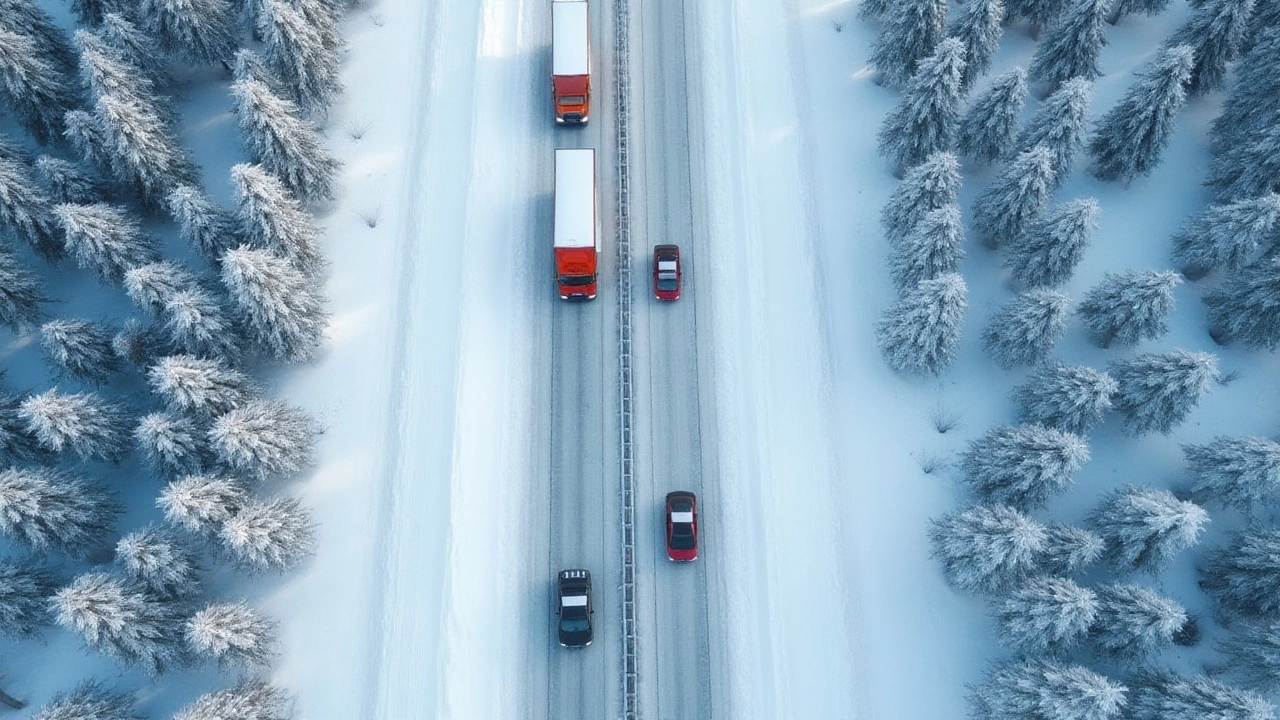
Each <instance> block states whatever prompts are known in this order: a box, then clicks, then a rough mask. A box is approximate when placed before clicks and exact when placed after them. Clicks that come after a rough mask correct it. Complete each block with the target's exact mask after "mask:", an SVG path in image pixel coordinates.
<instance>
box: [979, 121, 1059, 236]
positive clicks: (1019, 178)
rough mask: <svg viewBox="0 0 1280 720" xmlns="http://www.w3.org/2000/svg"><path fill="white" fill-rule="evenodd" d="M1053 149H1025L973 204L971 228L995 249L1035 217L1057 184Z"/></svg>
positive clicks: (1041, 147) (1017, 234) (1041, 146)
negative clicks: (972, 226)
mask: <svg viewBox="0 0 1280 720" xmlns="http://www.w3.org/2000/svg"><path fill="white" fill-rule="evenodd" d="M1053 163H1054V156H1053V151H1051V150H1050V149H1049V148H1047V147H1045V146H1043V145H1037V146H1036V147H1034V148H1032V149H1030V150H1025V151H1023V152H1022V153H1020V154H1019V155H1018V157H1016V158H1014V159H1013V161H1012V162H1010V163H1009V164H1008V165H1006V166H1005V168H1004V169H1003V170H1001V171H1000V174H999V175H997V176H996V179H995V180H994V181H993V182H992V183H991V184H990V185H988V186H987V188H986V189H985V190H983V191H982V194H981V195H979V196H978V199H977V200H976V201H975V202H974V204H973V225H974V229H975V230H976V231H977V232H978V234H979V235H980V236H981V237H982V239H983V244H985V245H986V246H987V247H989V248H992V249H995V248H997V247H999V246H1000V245H1001V244H1003V243H1007V242H1012V241H1014V240H1016V239H1017V238H1018V237H1019V236H1020V235H1021V234H1022V233H1023V231H1024V230H1026V228H1027V226H1028V225H1030V223H1031V222H1032V221H1033V220H1035V217H1036V215H1038V214H1039V212H1040V209H1041V208H1042V207H1044V203H1045V200H1046V199H1048V197H1049V192H1050V190H1051V189H1052V188H1053V186H1054V184H1055V183H1056V175H1055V173H1054V165H1053Z"/></svg>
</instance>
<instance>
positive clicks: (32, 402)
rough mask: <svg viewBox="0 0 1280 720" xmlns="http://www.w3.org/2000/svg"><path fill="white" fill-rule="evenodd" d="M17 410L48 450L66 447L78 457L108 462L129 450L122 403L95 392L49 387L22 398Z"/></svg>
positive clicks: (56, 450)
mask: <svg viewBox="0 0 1280 720" xmlns="http://www.w3.org/2000/svg"><path fill="white" fill-rule="evenodd" d="M18 412H19V414H20V415H21V416H22V419H23V420H24V421H25V422H26V423H27V431H28V432H30V433H31V434H32V435H33V436H34V437H35V438H36V440H37V441H39V443H40V445H41V446H42V447H44V448H45V449H47V450H50V451H52V452H56V453H60V452H63V451H64V450H70V451H72V452H74V453H75V454H76V455H78V456H79V457H80V459H82V460H88V459H90V458H102V459H104V460H110V461H112V462H115V461H117V460H119V459H120V458H122V457H124V456H125V455H126V454H127V453H128V452H129V446H128V443H127V442H126V441H125V438H126V437H128V429H127V424H128V420H127V417H126V412H125V410H124V407H123V406H121V405H119V404H117V403H115V402H112V401H109V400H106V399H104V398H103V397H101V396H99V395H97V394H96V393H72V394H70V395H65V394H63V393H60V392H58V389H57V388H51V389H49V390H46V391H45V392H43V393H41V394H39V395H33V396H31V397H28V398H27V399H25V400H23V401H22V405H20V406H19V407H18Z"/></svg>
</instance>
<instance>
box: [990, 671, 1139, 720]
mask: <svg viewBox="0 0 1280 720" xmlns="http://www.w3.org/2000/svg"><path fill="white" fill-rule="evenodd" d="M1127 692H1128V688H1127V687H1125V686H1124V685H1120V684H1118V683H1114V682H1112V681H1110V680H1108V679H1107V678H1106V677H1104V676H1102V675H1099V674H1097V673H1095V672H1093V671H1092V670H1090V669H1088V668H1086V667H1084V666H1082V665H1066V664H1063V663H1060V662H1057V661H1054V660H1048V659H1044V658H1023V659H1016V660H1010V661H1008V662H1005V663H1004V664H1002V665H998V666H996V667H995V668H993V669H992V670H990V671H989V672H988V673H987V675H986V678H985V679H983V681H982V682H981V683H979V684H978V685H976V686H973V687H972V688H971V689H970V694H969V706H970V708H972V711H973V717H974V718H976V719H977V720H1012V719H1013V718H1018V719H1019V720H1117V719H1118V718H1120V717H1121V712H1122V711H1123V710H1124V707H1125V697H1126V693H1127Z"/></svg>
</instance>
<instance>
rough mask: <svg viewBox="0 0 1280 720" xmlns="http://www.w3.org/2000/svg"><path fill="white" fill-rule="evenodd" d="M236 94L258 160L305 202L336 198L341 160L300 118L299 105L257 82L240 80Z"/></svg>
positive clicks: (247, 142)
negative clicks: (334, 184)
mask: <svg viewBox="0 0 1280 720" xmlns="http://www.w3.org/2000/svg"><path fill="white" fill-rule="evenodd" d="M231 95H232V97H234V98H235V100H236V113H237V115H239V118H240V139H241V141H242V142H243V143H244V146H245V148H246V149H247V150H248V151H249V155H250V156H251V157H252V158H253V160H254V162H256V163H259V164H261V166H262V167H263V168H264V169H265V170H266V171H268V172H269V173H271V174H272V175H274V176H275V177H276V178H278V179H279V180H280V182H281V183H282V184H283V185H284V187H285V188H286V189H287V190H288V191H289V192H291V193H293V194H294V195H296V196H297V197H299V198H302V199H303V200H321V199H325V198H332V197H333V183H334V176H335V175H336V174H337V171H338V168H339V164H338V161H337V160H335V159H334V158H333V155H331V154H330V153H329V151H328V149H326V148H325V146H324V143H323V142H322V141H321V138H320V133H319V132H317V131H316V129H315V128H314V127H313V126H312V125H311V124H310V123H308V122H306V121H305V120H303V119H302V118H301V117H300V110H299V109H298V106H297V105H294V104H293V103H292V102H290V101H289V100H286V99H284V98H282V97H279V96H278V95H276V94H275V93H274V92H272V90H271V88H270V87H268V86H267V85H266V84H265V83H262V82H258V81H256V80H240V81H237V82H235V83H234V84H232V86H231ZM233 172H234V170H233Z"/></svg>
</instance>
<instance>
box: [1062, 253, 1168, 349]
mask: <svg viewBox="0 0 1280 720" xmlns="http://www.w3.org/2000/svg"><path fill="white" fill-rule="evenodd" d="M1181 283H1182V276H1181V275H1179V274H1178V273H1176V272H1173V271H1172V270H1130V271H1128V272H1123V273H1118V274H1117V273H1107V274H1106V276H1105V277H1104V278H1103V280H1102V282H1100V283H1098V284H1097V285H1095V286H1094V287H1093V288H1092V289H1090V290H1089V292H1088V293H1086V294H1085V296H1084V300H1083V301H1082V302H1081V303H1080V307H1078V308H1077V309H1076V312H1077V313H1078V314H1079V315H1080V319H1081V320H1082V321H1084V324H1085V325H1086V326H1087V327H1088V328H1089V332H1090V334H1092V335H1093V338H1094V341H1095V342H1097V343H1098V346H1099V347H1104V348H1105V347H1111V346H1112V345H1113V344H1114V345H1120V346H1132V345H1137V344H1138V343H1139V342H1141V341H1143V340H1154V339H1156V338H1158V337H1160V336H1161V335H1164V334H1165V333H1166V332H1168V330H1169V323H1168V320H1169V313H1170V312H1171V311H1172V310H1173V291H1174V290H1175V289H1176V288H1177V287H1178V285H1180V284H1181Z"/></svg>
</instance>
